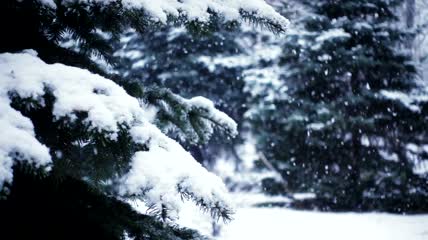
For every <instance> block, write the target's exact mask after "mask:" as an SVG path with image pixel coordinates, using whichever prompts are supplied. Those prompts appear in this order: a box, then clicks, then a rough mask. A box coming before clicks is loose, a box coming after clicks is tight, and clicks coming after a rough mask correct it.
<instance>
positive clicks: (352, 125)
mask: <svg viewBox="0 0 428 240" xmlns="http://www.w3.org/2000/svg"><path fill="white" fill-rule="evenodd" d="M401 3H402V1H387V0H367V1H351V0H349V1H348V0H341V1H330V0H322V1H302V4H303V7H304V9H305V11H308V14H306V16H305V17H303V19H301V21H300V22H301V23H302V24H301V25H300V26H301V29H298V31H296V32H290V33H288V34H287V36H286V40H285V44H284V46H283V49H284V51H283V55H282V57H281V64H282V66H283V82H284V85H285V86H286V87H287V92H286V93H287V95H286V96H284V95H282V96H281V98H279V97H277V98H276V99H274V100H273V106H274V107H272V108H265V109H262V110H260V112H258V114H257V115H254V116H253V119H252V122H253V124H254V129H255V130H256V133H257V134H259V135H260V137H259V138H258V141H259V149H260V150H261V151H263V152H264V153H265V155H267V158H268V159H269V160H270V161H271V162H272V163H273V164H274V166H275V167H276V168H277V169H279V170H280V171H281V174H282V176H283V178H284V179H286V180H287V182H286V190H284V187H283V184H281V185H279V184H278V183H276V181H275V180H273V179H265V180H264V184H265V186H270V188H269V189H270V190H271V192H284V191H285V192H288V193H293V192H313V193H315V194H316V196H317V199H316V200H308V201H306V202H296V203H295V206H297V207H299V206H303V207H316V208H322V209H325V210H357V211H358V210H359V211H361V210H363V211H364V210H383V211H392V212H406V211H408V212H410V211H426V205H424V204H423V199H424V198H426V196H427V194H428V191H427V190H428V189H427V187H426V186H427V185H426V182H427V178H426V175H424V174H418V173H417V171H415V170H416V169H417V164H418V162H420V160H423V159H424V157H423V155H424V154H426V153H425V152H424V151H423V150H422V147H423V146H424V145H425V144H426V141H427V136H426V133H425V131H424V130H423V129H424V121H425V120H424V119H425V118H426V116H427V115H426V114H427V112H426V110H427V109H426V104H425V103H424V102H420V101H419V99H420V97H418V94H417V93H416V92H415V89H417V82H416V81H415V79H416V75H415V73H416V70H415V67H414V66H413V65H412V64H411V63H410V58H409V56H408V55H406V54H405V53H402V52H400V51H399V48H400V47H401V46H402V45H403V43H405V41H406V39H407V36H408V32H406V30H405V29H400V28H399V27H398V24H397V22H396V21H397V20H398V18H397V17H396V15H395V12H396V11H395V10H396V8H397V7H398V6H400V4H401ZM261 126H264V128H261ZM412 149H413V150H412ZM306 204H308V206H307V205H306Z"/></svg>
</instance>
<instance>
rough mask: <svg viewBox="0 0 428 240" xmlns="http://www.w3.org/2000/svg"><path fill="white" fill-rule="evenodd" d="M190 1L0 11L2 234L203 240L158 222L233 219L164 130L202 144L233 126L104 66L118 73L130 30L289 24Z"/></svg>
mask: <svg viewBox="0 0 428 240" xmlns="http://www.w3.org/2000/svg"><path fill="white" fill-rule="evenodd" d="M190 4H191V3H188V2H181V1H176V2H175V1H168V3H167V2H166V1H157V2H152V1H145V0H141V1H133V0H116V1H109V0H105V1H89V0H74V1H68V0H67V1H66V0H64V1H61V0H55V1H54V0H24V1H16V0H5V1H2V2H1V3H0V20H1V21H0V26H1V29H2V31H3V33H4V36H5V37H4V41H3V43H2V45H1V46H0V123H1V128H2V136H1V137H0V188H1V195H0V196H1V200H0V209H1V211H2V216H1V219H0V220H1V226H2V227H1V229H2V237H5V238H6V239H20V238H30V239H41V238H43V239H75V238H79V239H89V238H90V239H93V238H101V239H125V238H126V237H131V238H135V239H197V238H201V236H199V235H198V234H196V233H194V232H192V231H188V230H183V229H179V228H176V227H173V226H169V225H168V224H165V223H168V222H169V221H168V220H170V219H173V218H174V217H175V216H176V214H177V212H178V210H179V202H180V201H181V200H182V199H189V200H193V201H194V202H195V203H196V204H197V205H198V206H200V207H201V208H203V209H205V210H207V211H210V212H211V214H212V215H213V217H217V218H222V219H225V220H227V219H229V218H230V214H231V208H230V206H229V204H228V200H227V196H226V189H225V187H224V185H223V184H222V182H221V180H219V179H218V178H217V177H215V176H214V175H212V174H210V173H208V172H207V171H206V170H205V169H204V168H202V167H201V166H200V165H199V164H198V163H196V162H195V160H194V159H193V157H192V156H191V155H190V154H189V153H188V152H186V151H185V150H184V149H183V148H182V147H181V146H180V145H179V144H178V143H177V142H175V141H174V140H172V139H171V138H169V137H168V136H167V135H166V134H165V133H167V132H166V131H165V126H166V125H169V124H167V123H169V122H170V124H172V125H174V126H178V127H179V128H180V129H184V131H183V133H184V136H186V139H188V138H192V137H193V136H196V137H198V138H201V139H206V140H208V139H209V138H210V136H211V135H212V134H213V130H214V129H215V128H218V129H221V130H222V131H223V132H225V133H226V134H228V135H230V136H233V135H235V134H236V124H235V123H234V121H233V120H232V119H230V118H229V117H228V116H227V115H226V114H224V113H223V112H221V111H219V110H217V109H215V108H214V105H213V103H212V102H210V101H209V100H207V99H205V98H203V97H195V98H191V99H185V98H183V97H181V96H179V95H176V94H173V93H171V92H170V91H169V90H167V89H164V88H151V87H145V86H144V85H143V82H139V81H129V79H127V78H126V76H121V75H118V74H115V73H114V72H109V71H108V69H107V71H106V69H105V68H104V67H102V66H100V63H103V64H107V65H114V64H116V62H115V57H114V55H113V53H114V51H113V46H112V41H113V42H114V41H116V42H117V41H119V40H120V39H119V37H120V36H121V34H123V33H124V32H125V31H127V30H128V29H130V28H133V29H135V30H136V31H137V32H138V33H139V34H142V35H145V34H148V33H149V30H150V29H153V30H159V31H162V30H163V29H162V26H163V25H164V24H168V23H169V24H171V23H174V24H182V25H184V26H186V27H187V28H189V29H194V30H195V31H204V29H205V26H206V25H209V23H210V22H211V20H212V18H220V19H222V20H228V21H232V22H234V21H239V20H240V19H250V20H251V21H255V22H257V23H261V24H263V25H264V26H266V27H268V28H270V29H272V30H274V31H278V32H282V31H283V30H284V27H285V26H286V24H287V20H286V19H285V18H283V17H281V16H280V15H279V14H278V13H276V12H275V11H274V10H273V9H272V8H271V7H270V6H268V5H266V4H265V3H264V2H263V1H253V2H252V4H248V5H243V4H240V3H239V2H235V1H231V2H230V5H219V3H216V2H212V3H210V4H208V2H207V1H200V2H199V5H198V8H195V7H194V6H192V5H190ZM11 23H13V24H11ZM66 40H68V41H71V42H73V43H72V44H71V45H67V44H66ZM88 70H89V71H88ZM110 79H111V80H110ZM125 89H126V90H125ZM162 130H163V131H164V132H162ZM201 180H203V181H201ZM133 198H140V199H142V200H143V201H144V202H145V203H146V204H147V205H148V206H149V207H150V208H151V209H152V213H153V214H152V215H151V216H146V215H142V214H139V213H136V212H135V211H134V210H133V209H132V208H131V207H130V206H129V205H128V204H127V203H126V201H127V200H128V199H133ZM27 220H28V221H27ZM160 221H162V222H160ZM52 228H54V229H52Z"/></svg>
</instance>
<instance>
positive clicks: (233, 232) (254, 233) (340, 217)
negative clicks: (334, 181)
mask: <svg viewBox="0 0 428 240" xmlns="http://www.w3.org/2000/svg"><path fill="white" fill-rule="evenodd" d="M218 239H222V240H228V239H269V240H275V239H278V240H283V239H288V240H306V239H308V240H309V239H311V240H312V239H319V240H323V239H326V240H327V239H328V240H343V239H346V240H353V239H355V240H357V239H358V240H363V239H364V240H371V239H373V240H419V239H420V240H422V239H424V240H426V239H428V215H424V216H399V215H389V214H377V213H370V214H356V213H343V214H337V213H317V212H305V211H293V210H290V209H284V208H254V207H244V208H240V209H238V211H237V212H236V215H235V220H234V221H233V222H231V223H230V224H229V225H227V226H226V227H224V228H223V230H222V232H221V236H220V237H219V238H218Z"/></svg>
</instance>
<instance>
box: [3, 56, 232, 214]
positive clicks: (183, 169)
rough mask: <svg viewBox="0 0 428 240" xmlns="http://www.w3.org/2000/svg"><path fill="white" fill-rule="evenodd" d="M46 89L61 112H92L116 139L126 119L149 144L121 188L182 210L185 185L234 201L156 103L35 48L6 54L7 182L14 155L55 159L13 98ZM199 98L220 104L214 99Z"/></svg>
mask: <svg viewBox="0 0 428 240" xmlns="http://www.w3.org/2000/svg"><path fill="white" fill-rule="evenodd" d="M46 91H49V92H50V93H51V94H52V95H53V96H54V97H55V102H54V106H53V115H54V116H55V117H56V118H57V119H60V118H66V119H67V120H69V121H76V119H77V117H76V115H75V113H76V112H86V113H88V116H87V118H86V119H85V120H84V123H85V124H86V125H87V126H89V128H90V129H92V130H95V131H99V132H100V133H103V134H105V135H106V137H109V138H110V139H112V140H115V138H116V137H117V133H118V131H119V127H118V126H120V125H126V126H129V127H130V129H131V130H130V134H131V137H132V138H133V140H134V141H135V142H136V143H137V144H144V145H146V146H147V147H148V149H149V150H148V151H144V152H143V151H141V152H137V153H135V155H134V157H133V161H132V165H131V170H130V172H129V173H128V174H127V175H126V176H124V177H122V178H121V179H120V181H119V182H120V183H121V186H119V193H121V194H126V195H127V194H132V195H140V196H143V198H144V200H145V201H147V202H148V203H149V204H158V205H162V206H166V207H167V208H168V209H170V210H172V213H174V212H178V209H177V206H179V204H178V203H177V202H179V201H181V198H180V193H185V194H191V197H192V198H193V199H194V200H197V201H203V202H204V203H205V204H207V205H208V206H210V207H211V206H216V207H218V208H220V209H227V210H229V209H230V207H229V203H228V202H229V201H228V196H227V195H228V194H227V189H226V187H225V186H224V184H223V183H222V181H221V180H220V178H218V177H217V176H215V175H214V174H212V173H209V172H208V171H207V170H206V169H205V168H203V167H202V166H201V165H200V164H199V163H197V162H196V161H195V160H194V159H193V157H192V156H191V155H190V154H189V153H188V152H186V151H185V150H184V149H183V148H182V147H181V146H180V145H179V144H178V143H177V142H175V141H174V140H172V139H170V138H168V137H167V136H166V135H164V134H163V133H162V132H161V131H160V130H159V129H158V128H157V127H156V126H155V125H153V124H152V123H151V122H152V121H153V120H154V119H153V110H152V109H148V108H147V107H144V106H142V105H141V104H140V102H139V101H138V100H137V99H136V98H133V97H131V96H130V95H128V94H127V93H126V91H125V90H124V89H123V88H121V87H120V86H118V85H117V84H115V83H114V82H113V81H111V80H109V79H106V78H104V77H102V76H99V75H96V74H92V73H90V72H89V71H87V70H83V69H80V68H75V67H69V66H65V65H63V64H59V63H57V64H46V63H45V62H43V61H42V60H41V59H39V58H38V57H37V53H35V52H34V51H32V50H30V51H26V52H23V53H18V54H11V53H4V54H0V126H1V128H2V134H1V135H0V187H2V185H3V184H4V183H5V182H11V181H12V178H13V176H12V165H13V161H14V160H25V161H28V162H30V163H33V164H35V165H36V166H39V167H40V166H49V163H50V162H51V157H50V155H49V150H48V148H47V147H46V146H44V145H43V144H41V143H40V142H38V140H37V139H36V138H35V134H34V130H33V124H32V122H31V120H30V119H28V118H26V117H24V116H23V115H22V114H21V113H19V112H18V111H16V110H15V109H13V108H12V107H11V106H10V96H11V95H14V96H19V97H20V98H28V99H32V100H33V101H36V102H37V103H38V104H40V105H43V104H44V103H43V100H42V96H43V95H44V94H45V93H46ZM192 103H193V104H196V105H198V104H199V105H201V104H202V105H204V106H205V107H206V108H208V109H209V110H214V108H213V107H212V108H211V107H210V106H213V105H212V103H211V102H210V101H209V100H207V99H204V100H203V101H201V100H200V99H199V100H198V98H197V99H196V100H194V101H192ZM216 111H217V110H216ZM215 113H216V114H215V115H216V117H217V118H219V121H221V118H222V117H225V120H224V121H223V122H225V123H228V124H232V123H230V121H231V120H230V118H229V117H227V116H226V115H225V114H220V113H219V111H217V112H215ZM235 127H236V124H235Z"/></svg>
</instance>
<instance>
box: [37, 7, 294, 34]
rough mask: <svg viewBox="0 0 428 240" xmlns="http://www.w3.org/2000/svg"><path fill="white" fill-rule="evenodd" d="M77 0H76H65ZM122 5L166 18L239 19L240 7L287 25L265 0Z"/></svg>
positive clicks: (287, 22)
mask: <svg viewBox="0 0 428 240" xmlns="http://www.w3.org/2000/svg"><path fill="white" fill-rule="evenodd" d="M39 1H40V2H41V3H43V4H45V5H46V6H48V7H52V8H55V7H56V4H55V3H54V1H53V0H39ZM77 1H80V2H83V3H98V4H99V3H101V4H110V3H112V2H115V1H116V0H77ZM67 2H76V0H64V1H63V4H67ZM122 3H123V5H124V6H125V8H128V9H144V10H145V11H146V12H147V13H148V14H149V15H150V16H151V17H152V18H153V19H154V20H155V21H160V22H164V23H165V22H166V21H167V18H168V16H169V15H171V16H175V17H178V16H185V17H186V18H187V19H188V20H198V21H202V22H204V21H208V20H209V17H210V13H209V12H210V11H212V12H215V13H217V14H219V15H221V16H223V17H224V18H225V20H228V21H230V20H239V19H240V17H241V13H240V11H245V12H248V13H251V14H253V15H254V16H255V17H259V18H263V19H267V20H269V21H271V22H273V23H275V24H278V25H280V26H281V27H282V28H284V29H285V28H286V27H287V25H288V24H289V21H288V20H287V19H286V18H285V17H283V16H281V15H280V14H279V13H277V12H276V11H275V10H274V9H273V8H272V7H271V6H270V5H268V4H267V3H266V2H265V1H264V0H156V1H153V0H122Z"/></svg>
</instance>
